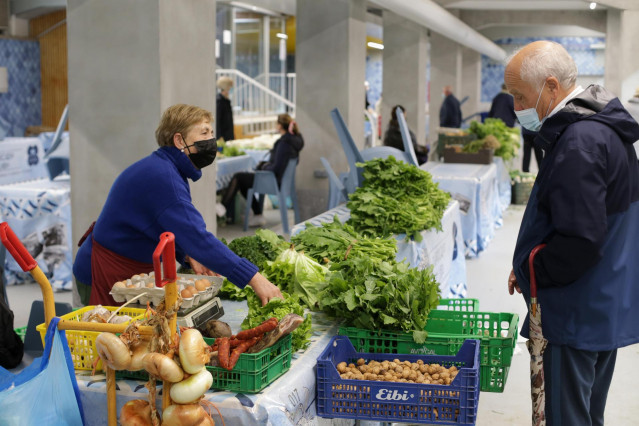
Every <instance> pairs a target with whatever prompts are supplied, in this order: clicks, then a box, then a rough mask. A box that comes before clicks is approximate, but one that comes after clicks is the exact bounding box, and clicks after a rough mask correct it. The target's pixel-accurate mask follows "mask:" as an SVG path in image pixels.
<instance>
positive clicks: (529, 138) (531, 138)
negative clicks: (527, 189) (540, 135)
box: [521, 127, 544, 173]
mask: <svg viewBox="0 0 639 426" xmlns="http://www.w3.org/2000/svg"><path fill="white" fill-rule="evenodd" d="M521 136H522V138H523V139H524V158H522V161H521V170H522V171H524V172H526V173H529V172H530V159H531V151H534V152H535V160H537V168H538V169H540V168H541V161H542V160H543V159H544V150H543V149H541V147H539V146H537V145H535V138H536V137H537V132H531V131H530V130H528V129H526V128H525V127H522V128H521Z"/></svg>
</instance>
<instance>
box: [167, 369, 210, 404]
mask: <svg viewBox="0 0 639 426" xmlns="http://www.w3.org/2000/svg"><path fill="white" fill-rule="evenodd" d="M212 384H213V376H212V375H211V373H209V372H208V371H207V369H206V367H204V368H202V369H201V370H200V371H199V372H198V373H197V374H194V375H192V376H191V377H189V378H188V379H186V380H182V381H181V382H180V383H176V384H174V385H173V386H171V399H172V400H173V401H175V402H177V403H178V404H188V403H191V402H195V401H197V400H198V399H200V397H201V396H202V395H204V393H205V392H206V391H207V390H208V389H209V388H210V387H211V385H212Z"/></svg>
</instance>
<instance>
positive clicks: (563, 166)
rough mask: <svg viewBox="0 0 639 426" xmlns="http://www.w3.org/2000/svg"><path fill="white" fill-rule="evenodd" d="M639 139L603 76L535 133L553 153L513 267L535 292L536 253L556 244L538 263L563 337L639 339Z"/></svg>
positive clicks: (553, 328) (638, 128) (553, 330)
mask: <svg viewBox="0 0 639 426" xmlns="http://www.w3.org/2000/svg"><path fill="white" fill-rule="evenodd" d="M637 139H639V124H637V122H636V121H635V120H634V119H633V118H632V117H631V116H630V114H629V113H628V112H627V111H626V110H625V109H624V108H623V106H622V105H621V102H619V99H617V98H616V97H614V95H612V94H611V93H609V92H608V91H606V90H605V89H604V88H602V87H600V86H596V85H592V86H589V87H588V88H587V89H586V90H585V91H584V92H582V93H581V94H579V95H578V96H577V97H576V98H574V99H572V100H571V101H569V102H568V104H567V105H566V106H565V107H564V108H563V109H562V110H560V111H559V112H558V113H556V114H555V115H553V116H551V117H550V118H548V119H547V120H546V121H545V122H544V124H543V126H542V128H541V130H540V132H539V135H538V136H537V138H536V139H535V144H537V145H539V146H541V147H542V148H543V149H544V150H545V152H546V158H544V162H543V163H542V165H541V169H540V171H539V174H538V176H537V180H536V182H535V186H534V187H533V191H532V193H531V197H530V200H529V202H528V206H527V207H526V212H525V213H524V218H523V220H522V224H521V228H520V230H519V237H518V239H517V245H516V248H515V254H514V258H513V269H514V271H515V275H516V277H517V281H518V283H519V286H520V287H521V290H522V292H523V294H524V297H525V299H526V302H528V301H529V296H530V283H529V272H530V271H529V268H528V256H529V254H530V251H531V250H532V249H533V248H534V247H535V246H536V245H538V244H540V243H546V244H547V246H546V247H545V248H544V249H543V250H541V251H540V252H539V254H538V255H537V257H536V258H535V263H534V268H535V274H536V277H537V283H538V284H537V285H538V302H539V304H540V306H541V311H542V312H541V318H542V328H543V334H544V336H545V337H546V338H547V339H548V341H549V342H551V343H553V344H557V345H568V346H570V347H573V348H576V349H581V350H588V351H607V350H612V349H615V348H619V347H623V346H626V345H630V344H633V343H637V342H639V162H638V160H637V155H636V153H635V150H634V148H633V145H632V144H633V143H634V142H635V141H636V140H637ZM522 335H524V336H525V337H528V318H526V321H525V322H524V326H523V328H522Z"/></svg>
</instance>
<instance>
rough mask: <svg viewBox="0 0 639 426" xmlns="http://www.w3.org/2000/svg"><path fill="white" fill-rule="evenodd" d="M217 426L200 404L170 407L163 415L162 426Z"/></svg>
mask: <svg viewBox="0 0 639 426" xmlns="http://www.w3.org/2000/svg"><path fill="white" fill-rule="evenodd" d="M185 425H188V426H215V422H214V421H213V419H212V418H211V416H209V414H208V413H207V412H206V411H205V410H204V408H202V407H201V406H200V405H199V404H189V405H169V406H168V407H166V409H165V410H164V412H163V413H162V426H185Z"/></svg>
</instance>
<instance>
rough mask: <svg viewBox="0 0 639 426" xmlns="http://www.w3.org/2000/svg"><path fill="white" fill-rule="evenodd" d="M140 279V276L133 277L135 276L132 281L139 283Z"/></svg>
mask: <svg viewBox="0 0 639 426" xmlns="http://www.w3.org/2000/svg"><path fill="white" fill-rule="evenodd" d="M140 278H141V277H140V276H139V275H133V276H132V277H131V281H137V280H139V279H140Z"/></svg>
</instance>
